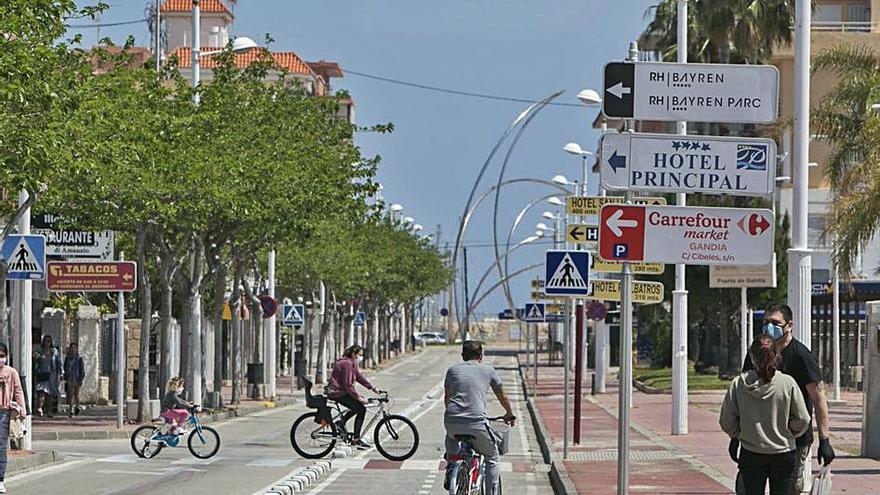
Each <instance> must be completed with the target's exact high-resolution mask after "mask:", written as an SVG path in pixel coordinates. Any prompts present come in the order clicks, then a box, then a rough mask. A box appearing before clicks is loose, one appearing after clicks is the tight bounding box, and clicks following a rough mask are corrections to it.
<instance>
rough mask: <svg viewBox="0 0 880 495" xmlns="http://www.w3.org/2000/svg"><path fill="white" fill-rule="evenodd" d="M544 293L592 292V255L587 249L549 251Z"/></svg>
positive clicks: (578, 294)
mask: <svg viewBox="0 0 880 495" xmlns="http://www.w3.org/2000/svg"><path fill="white" fill-rule="evenodd" d="M544 266H545V271H546V277H545V279H544V280H546V282H545V283H544V293H545V294H547V295H551V296H587V295H589V294H590V255H589V253H588V252H587V251H556V250H551V251H547V255H546V260H545V265H544Z"/></svg>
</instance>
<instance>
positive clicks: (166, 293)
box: [159, 262, 174, 387]
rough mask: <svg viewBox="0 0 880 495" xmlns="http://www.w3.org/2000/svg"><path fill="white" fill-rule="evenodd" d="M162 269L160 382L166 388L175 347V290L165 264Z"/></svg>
mask: <svg viewBox="0 0 880 495" xmlns="http://www.w3.org/2000/svg"><path fill="white" fill-rule="evenodd" d="M162 265H163V266H162V268H161V272H162V273H161V279H162V280H161V281H160V282H161V284H162V285H161V290H160V297H161V298H162V304H161V306H160V308H159V339H160V340H161V349H160V351H161V352H160V354H161V362H160V365H159V382H160V383H161V385H162V386H163V387H164V386H165V384H166V383H168V380H169V379H171V373H172V369H171V362H172V356H171V350H172V348H173V347H174V332H173V331H172V329H171V309H172V307H171V306H172V302H173V301H172V298H173V295H174V288H173V286H172V285H171V280H170V279H169V278H166V276H165V273H166V268H165V266H164V262H163V263H162Z"/></svg>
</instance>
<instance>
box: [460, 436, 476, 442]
mask: <svg viewBox="0 0 880 495" xmlns="http://www.w3.org/2000/svg"><path fill="white" fill-rule="evenodd" d="M474 438H475V437H474V436H473V435H455V439H456V440H458V441H459V442H473V441H474Z"/></svg>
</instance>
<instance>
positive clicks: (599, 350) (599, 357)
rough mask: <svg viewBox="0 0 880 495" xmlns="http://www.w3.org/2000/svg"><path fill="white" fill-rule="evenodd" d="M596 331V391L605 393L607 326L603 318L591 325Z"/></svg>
mask: <svg viewBox="0 0 880 495" xmlns="http://www.w3.org/2000/svg"><path fill="white" fill-rule="evenodd" d="M593 329H594V331H595V332H596V346H595V347H596V349H595V352H596V393H597V394H604V393H605V370H606V369H608V368H606V361H607V359H606V356H607V355H608V349H607V347H608V327H607V325H605V320H599V321H597V322H596V324H595V325H594V326H593Z"/></svg>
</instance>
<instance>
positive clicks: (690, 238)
mask: <svg viewBox="0 0 880 495" xmlns="http://www.w3.org/2000/svg"><path fill="white" fill-rule="evenodd" d="M599 219H600V220H599V229H600V231H599V255H600V256H601V257H602V258H604V259H607V260H617V261H650V262H659V263H682V264H686V265H764V264H767V263H770V262H771V260H772V259H773V240H774V237H773V234H774V225H773V213H772V212H770V211H769V210H763V209H751V208H704V207H689V206H636V205H606V206H604V207H602V211H601V212H600V213H599Z"/></svg>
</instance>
